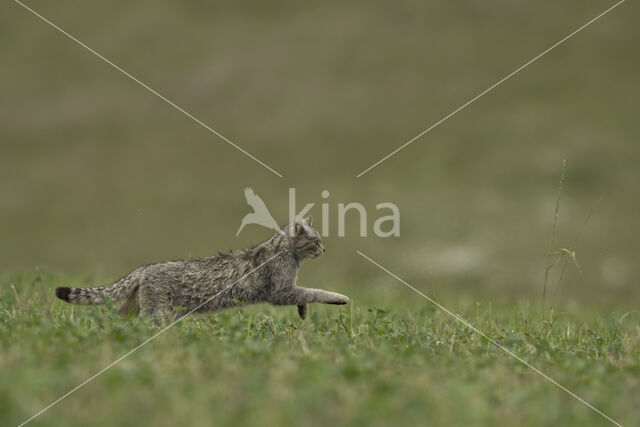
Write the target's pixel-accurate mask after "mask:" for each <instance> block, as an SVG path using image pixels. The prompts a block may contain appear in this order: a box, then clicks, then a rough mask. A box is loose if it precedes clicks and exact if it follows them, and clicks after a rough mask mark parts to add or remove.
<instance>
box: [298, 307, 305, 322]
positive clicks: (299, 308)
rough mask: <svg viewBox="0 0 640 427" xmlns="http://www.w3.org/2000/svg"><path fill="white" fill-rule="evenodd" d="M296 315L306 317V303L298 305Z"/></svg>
mask: <svg viewBox="0 0 640 427" xmlns="http://www.w3.org/2000/svg"><path fill="white" fill-rule="evenodd" d="M298 316H300V318H301V319H302V320H304V319H306V318H307V304H302V305H299V306H298Z"/></svg>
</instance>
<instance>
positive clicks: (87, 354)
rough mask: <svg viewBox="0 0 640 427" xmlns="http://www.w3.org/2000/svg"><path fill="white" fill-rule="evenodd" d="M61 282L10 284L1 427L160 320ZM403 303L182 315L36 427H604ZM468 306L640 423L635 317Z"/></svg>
mask: <svg viewBox="0 0 640 427" xmlns="http://www.w3.org/2000/svg"><path fill="white" fill-rule="evenodd" d="M63 279H64V278H61V277H55V276H52V275H50V274H46V273H40V274H29V275H15V276H12V277H4V278H3V279H2V283H1V285H2V286H1V289H2V290H3V291H2V294H0V321H1V326H0V328H1V330H2V333H0V346H1V348H2V352H1V353H0V424H1V425H7V426H8V425H17V424H18V423H20V422H22V421H24V420H25V419H27V418H28V417H30V416H31V415H33V414H34V413H36V412H37V411H39V410H40V409H42V408H43V407H44V406H46V405H48V404H49V403H51V402H52V401H54V400H55V399H57V398H58V397H60V396H61V395H62V394H64V393H66V392H67V391H69V390H70V389H72V388H73V387H75V386H76V385H78V384H79V383H81V382H82V381H84V380H85V379H87V378H88V377H90V376H91V375H93V374H94V373H96V372H98V371H99V370H100V369H102V368H103V367H105V366H106V365H108V364H109V363H111V362H112V361H113V360H115V359H116V358H118V357H119V356H121V355H123V354H125V353H127V352H128V351H129V350H131V349H132V348H134V347H135V346H137V345H138V344H140V343H142V342H143V341H144V340H146V339H147V338H148V337H150V336H152V335H153V334H154V333H156V332H158V331H159V330H160V328H159V327H157V326H153V325H152V324H151V323H150V322H148V321H144V320H133V319H127V318H120V317H117V316H116V315H115V314H114V311H115V309H114V307H100V308H92V307H88V308H87V307H71V306H69V305H65V304H64V303H62V302H58V301H53V299H52V290H53V287H54V285H55V284H56V283H59V282H60V281H63ZM64 281H65V282H66V283H72V284H76V285H78V286H80V285H85V284H86V283H87V282H88V279H82V280H70V279H69V278H66V280H64ZM389 281H390V283H389V285H390V286H396V285H397V283H393V279H391V278H389ZM397 291H398V292H399V293H400V295H402V293H403V292H405V291H406V292H408V291H407V290H406V289H404V288H403V289H397ZM402 299H407V300H408V299H410V298H406V295H405V296H404V298H403V297H400V298H397V299H396V300H387V301H386V303H387V304H385V305H384V306H382V307H374V306H371V305H367V304H362V303H361V302H360V301H358V300H357V299H356V300H355V301H353V302H352V304H350V305H348V306H345V307H344V308H337V307H323V306H317V305H314V306H312V307H311V315H310V317H309V318H308V319H307V320H306V321H302V322H301V321H300V320H299V319H298V318H297V314H296V313H295V308H292V307H289V308H277V309H276V308H273V307H268V306H257V307H242V308H239V309H232V310H228V311H225V312H222V313H218V314H216V315H211V316H192V317H187V318H185V319H184V320H183V321H182V322H180V323H178V324H177V325H175V326H174V327H173V328H171V329H169V330H167V332H166V333H164V334H162V335H160V336H158V338H156V339H155V340H153V341H151V342H150V343H149V344H148V345H146V346H144V347H142V348H141V349H140V350H138V351H137V352H135V353H133V354H132V355H131V356H129V357H127V358H126V359H124V360H123V361H122V362H121V363H119V364H118V365H116V366H114V367H113V368H112V369H110V370H108V371H107V372H105V373H104V374H103V375H101V376H99V377H97V378H96V379H95V380H94V381H92V382H90V383H89V384H87V385H86V386H84V387H83V388H82V389H80V390H78V391H77V392H76V393H74V394H72V395H70V396H69V397H68V398H66V399H65V400H63V401H61V402H60V403H59V404H57V405H56V406H54V407H52V408H51V409H50V410H48V411H47V412H45V413H43V414H42V415H41V416H40V417H38V418H37V419H36V420H34V422H33V425H43V426H47V425H58V426H71V425H78V426H81V425H89V424H90V425H97V426H113V425H139V424H144V425H176V424H178V425H247V426H249V425H317V426H322V425H346V424H350V425H362V426H368V425H379V426H386V425H434V424H437V425H496V424H501V425H531V426H539V425H575V426H582V425H607V424H608V421H607V420H606V419H604V418H603V417H601V416H600V415H598V414H597V413H595V412H594V411H592V410H591V409H589V408H588V407H586V406H585V405H583V404H582V403H580V402H579V401H578V400H576V399H574V398H573V397H571V396H569V395H568V394H567V393H565V392H564V391H562V390H560V389H559V388H557V387H556V386H555V385H553V384H551V383H549V382H548V381H546V380H545V379H543V378H542V377H541V376H540V375H538V374H536V373H534V372H533V371H532V370H530V369H529V368H527V367H525V366H523V365H522V364H520V363H519V362H518V361H516V360H515V359H514V358H512V357H510V356H508V355H506V354H505V353H504V352H503V351H502V350H499V349H498V348H496V347H495V346H494V345H493V344H491V343H489V342H488V341H487V340H485V339H483V338H481V337H480V336H478V335H477V334H475V333H473V332H471V331H470V330H469V329H467V328H465V327H463V326H462V325H461V324H460V323H458V322H456V321H454V320H453V319H452V318H451V317H449V316H448V315H446V314H445V313H444V312H442V311H440V310H436V309H435V308H434V307H433V306H432V305H430V304H429V303H428V302H427V301H424V300H421V301H418V302H417V303H415V304H414V306H413V307H412V308H411V309H405V308H402V306H401V305H399V304H397V303H398V302H399V301H401V300H402ZM458 305H459V307H458V310H459V313H460V314H461V315H462V316H463V317H464V318H465V319H467V320H468V321H469V322H471V323H472V324H474V325H475V326H476V327H477V328H479V329H480V330H482V331H483V332H484V333H486V334H487V335H488V336H490V337H491V338H492V339H494V340H496V341H497V342H499V343H501V344H502V345H504V346H505V347H506V348H509V349H511V350H512V351H513V352H514V353H516V354H518V355H519V356H521V357H522V358H524V359H525V360H527V361H528V362H530V363H531V364H533V365H534V366H536V367H537V368H539V369H540V370H542V371H543V372H545V373H546V374H548V375H550V376H551V377H552V378H554V379H556V380H557V381H558V382H560V383H561V384H563V385H564V386H566V387H567V388H569V389H570V390H572V391H573V392H575V393H576V394H578V395H580V396H581V397H583V398H584V399H586V400H587V401H588V402H590V403H592V404H593V405H594V406H596V407H597V408H599V409H600V410H602V411H604V412H605V413H606V414H608V415H609V416H611V417H613V418H614V419H615V420H616V421H618V422H620V423H622V424H623V425H637V424H638V422H640V417H639V415H640V414H639V413H638V411H637V408H638V407H639V406H640V395H638V393H637V390H638V381H639V374H640V363H639V360H638V354H640V329H639V328H638V326H637V318H638V313H637V312H626V313H624V312H611V313H609V314H607V315H604V316H594V315H593V314H591V313H590V312H589V311H580V310H575V309H574V310H568V311H555V310H550V309H547V310H544V311H541V310H540V309H537V308H534V306H533V305H528V304H520V305H512V304H503V305H500V306H496V305H492V304H490V303H482V302H473V301H467V302H464V303H462V304H460V303H459V304H458ZM399 307H401V308H399ZM34 331H37V333H34Z"/></svg>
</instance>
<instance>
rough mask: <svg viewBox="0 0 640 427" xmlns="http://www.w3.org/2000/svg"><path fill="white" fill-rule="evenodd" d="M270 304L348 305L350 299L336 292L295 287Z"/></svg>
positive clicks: (276, 297) (272, 300) (277, 296)
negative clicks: (316, 303) (317, 303)
mask: <svg viewBox="0 0 640 427" xmlns="http://www.w3.org/2000/svg"><path fill="white" fill-rule="evenodd" d="M270 302H271V304H275V305H297V306H301V305H305V304H311V303H314V302H319V303H322V304H347V303H348V302H349V297H347V296H346V295H342V294H339V293H336V292H330V291H325V290H323V289H311V288H301V287H299V286H295V287H294V288H293V289H290V290H287V291H285V292H281V293H279V294H277V295H275V296H274V297H273V298H272V299H271V301H270ZM298 310H299V311H298V314H300V309H298ZM301 317H302V315H301Z"/></svg>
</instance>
